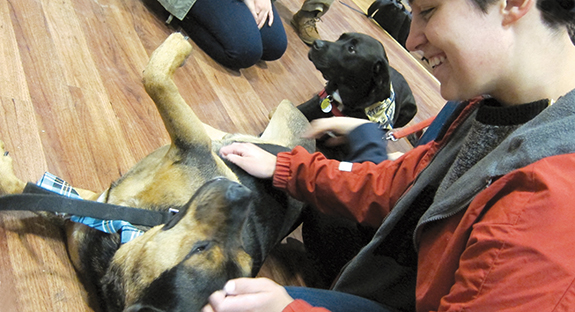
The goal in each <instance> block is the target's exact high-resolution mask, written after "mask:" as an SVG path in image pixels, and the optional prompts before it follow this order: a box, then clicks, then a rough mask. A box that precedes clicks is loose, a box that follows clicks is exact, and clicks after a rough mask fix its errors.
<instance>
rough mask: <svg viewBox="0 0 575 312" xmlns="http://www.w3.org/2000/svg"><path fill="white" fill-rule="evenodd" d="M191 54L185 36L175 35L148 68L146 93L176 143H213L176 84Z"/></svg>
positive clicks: (144, 78)
mask: <svg viewBox="0 0 575 312" xmlns="http://www.w3.org/2000/svg"><path fill="white" fill-rule="evenodd" d="M191 52H192V46H191V45H190V43H189V42H188V41H187V40H186V39H185V38H184V36H183V35H182V34H180V33H174V34H171V35H170V36H169V37H168V38H167V39H166V40H165V41H164V42H163V43H162V44H161V45H160V46H159V47H158V48H157V49H156V50H155V51H154V52H153V53H152V56H151V57H150V61H149V62H148V65H147V66H146V68H145V69H144V77H143V82H144V87H145V88H146V92H147V93H148V95H150V97H151V98H152V100H154V102H155V103H156V106H157V108H158V111H159V113H160V115H161V116H162V120H163V121H164V125H165V126H166V130H168V133H169V134H170V138H171V139H172V143H174V144H177V143H178V142H182V143H185V142H193V143H194V144H209V143H210V138H209V136H208V134H207V132H206V131H205V129H204V127H203V126H202V122H201V121H200V120H199V118H198V117H197V116H196V114H194V112H193V111H192V109H191V108H190V107H189V106H188V104H187V103H186V102H185V101H184V99H183V98H182V96H181V95H180V92H179V91H178V87H177V86H176V84H175V83H174V81H173V76H174V72H175V71H176V69H177V68H178V67H180V66H182V65H183V64H184V61H185V60H186V59H187V58H188V56H189V55H190V53H191ZM208 150H210V149H209V148H208Z"/></svg>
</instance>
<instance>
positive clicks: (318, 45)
mask: <svg viewBox="0 0 575 312" xmlns="http://www.w3.org/2000/svg"><path fill="white" fill-rule="evenodd" d="M324 44H325V43H324V42H323V40H319V39H316V40H314V42H313V48H314V49H316V50H319V49H321V48H323V46H324Z"/></svg>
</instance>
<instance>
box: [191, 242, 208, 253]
mask: <svg viewBox="0 0 575 312" xmlns="http://www.w3.org/2000/svg"><path fill="white" fill-rule="evenodd" d="M209 247H210V242H197V243H196V244H195V245H194V247H193V248H192V251H191V252H190V255H193V254H197V253H200V252H203V251H205V250H206V249H208V248H209Z"/></svg>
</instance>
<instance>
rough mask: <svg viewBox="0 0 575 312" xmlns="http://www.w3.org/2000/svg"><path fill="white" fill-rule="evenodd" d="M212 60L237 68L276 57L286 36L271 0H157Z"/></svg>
mask: <svg viewBox="0 0 575 312" xmlns="http://www.w3.org/2000/svg"><path fill="white" fill-rule="evenodd" d="M158 1H159V2H160V4H162V6H163V7H164V8H165V9H166V10H167V11H168V12H170V14H172V15H173V16H175V17H176V18H178V19H179V20H181V23H180V25H181V27H182V28H183V29H184V30H185V31H186V33H187V35H188V36H190V38H191V39H192V40H193V41H194V42H195V43H196V44H197V45H198V46H199V47H200V48H201V49H202V50H203V51H204V52H206V54H208V55H209V56H210V57H211V58H212V59H214V60H215V61H216V62H218V63H220V64H221V65H223V66H225V67H227V68H230V69H233V70H238V69H241V68H248V67H251V66H252V65H254V64H256V63H257V62H259V61H262V60H263V61H274V60H277V59H279V58H280V57H281V56H282V55H283V54H284V53H285V51H286V49H287V36H286V33H285V29H284V26H283V24H282V21H281V19H280V16H279V14H278V12H277V10H276V8H275V6H274V5H273V3H272V2H271V0H158Z"/></svg>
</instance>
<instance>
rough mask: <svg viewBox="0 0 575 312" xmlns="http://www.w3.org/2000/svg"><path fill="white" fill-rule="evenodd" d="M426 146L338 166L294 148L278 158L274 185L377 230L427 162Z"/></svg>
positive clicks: (322, 209)
mask: <svg viewBox="0 0 575 312" xmlns="http://www.w3.org/2000/svg"><path fill="white" fill-rule="evenodd" d="M430 146H431V143H430V144H428V145H424V146H421V147H418V148H415V149H413V150H411V151H409V152H408V153H406V154H405V155H403V156H402V157H400V158H399V159H397V160H396V161H383V162H381V163H379V164H374V163H372V162H363V163H353V164H352V163H346V162H339V161H336V160H331V159H326V158H325V157H324V156H323V155H322V154H321V153H314V154H309V153H308V152H307V151H306V150H305V149H303V148H302V147H296V148H295V149H294V150H293V151H291V152H289V153H280V154H278V159H277V165H276V171H275V174H274V178H273V179H274V186H276V187H278V188H281V189H285V190H287V191H288V193H289V194H290V195H291V196H293V197H295V198H297V199H299V200H302V201H304V202H307V203H310V204H312V205H313V206H314V207H316V208H317V209H318V210H320V211H322V212H324V213H327V214H331V215H339V216H343V217H346V218H349V219H353V220H357V221H358V222H360V223H362V224H365V225H369V226H372V227H378V226H379V225H380V224H381V222H382V221H383V218H385V216H386V215H387V214H388V213H389V211H390V209H391V207H393V206H394V204H395V202H396V201H397V200H398V198H399V197H400V196H401V195H402V194H403V193H404V192H405V190H406V189H407V188H408V187H409V186H410V185H411V183H412V182H413V180H414V179H415V177H416V175H417V173H419V171H420V170H421V169H422V168H423V167H424V166H425V165H426V164H427V163H428V162H429V158H430V155H429V153H428V151H429V147H430Z"/></svg>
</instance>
